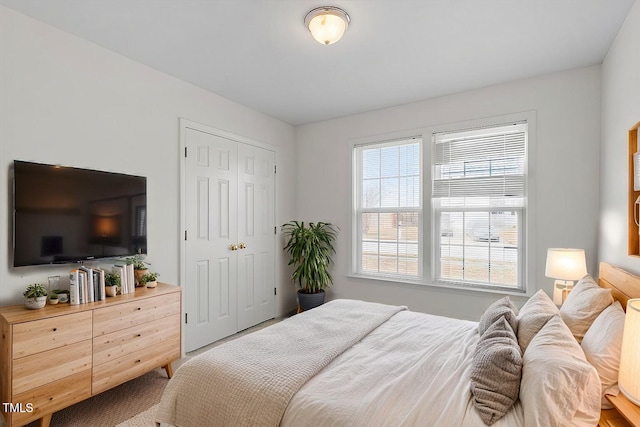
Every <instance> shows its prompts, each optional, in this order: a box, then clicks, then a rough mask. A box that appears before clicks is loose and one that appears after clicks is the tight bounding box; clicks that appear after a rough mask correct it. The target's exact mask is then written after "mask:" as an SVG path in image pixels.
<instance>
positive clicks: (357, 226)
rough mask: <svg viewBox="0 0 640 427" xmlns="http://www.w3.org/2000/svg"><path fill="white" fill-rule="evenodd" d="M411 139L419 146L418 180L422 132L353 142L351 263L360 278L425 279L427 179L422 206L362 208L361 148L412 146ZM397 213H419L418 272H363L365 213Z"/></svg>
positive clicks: (413, 280)
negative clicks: (425, 195)
mask: <svg viewBox="0 0 640 427" xmlns="http://www.w3.org/2000/svg"><path fill="white" fill-rule="evenodd" d="M411 140H417V141H416V142H417V143H418V149H419V153H420V154H419V179H421V178H423V177H424V152H425V148H424V140H423V138H422V135H416V134H414V133H411V134H410V135H408V136H396V137H393V138H383V139H376V140H369V139H367V140H364V141H360V142H353V143H352V144H351V153H352V160H353V173H352V180H353V193H352V197H351V199H352V221H351V225H352V239H353V240H352V248H353V250H352V251H351V257H352V261H351V265H352V275H355V276H359V277H366V278H372V279H382V280H391V281H399V282H415V283H422V281H423V277H424V275H423V265H424V264H425V262H424V246H425V245H424V240H423V239H424V238H423V236H424V228H425V226H424V224H425V223H424V208H425V203H424V202H425V199H424V191H423V190H424V179H421V180H420V191H419V195H418V200H419V206H417V207H382V206H380V207H375V208H370V207H362V206H360V205H361V202H362V198H361V195H362V191H363V189H362V184H363V180H364V178H363V175H362V173H363V167H362V160H363V156H361V155H359V154H358V153H361V152H362V151H361V150H360V149H363V148H366V147H374V146H375V147H378V148H384V147H393V146H399V145H409V144H411V142H410V141H411ZM397 212H407V213H413V212H417V214H418V230H419V232H418V243H417V250H418V258H417V265H418V273H417V275H416V276H412V275H405V274H401V273H384V272H368V271H364V269H363V266H362V243H363V237H362V215H361V214H362V213H378V214H380V213H397Z"/></svg>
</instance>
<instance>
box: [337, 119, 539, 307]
mask: <svg viewBox="0 0 640 427" xmlns="http://www.w3.org/2000/svg"><path fill="white" fill-rule="evenodd" d="M509 122H526V123H527V125H528V126H527V127H528V129H527V145H526V151H527V155H526V158H525V182H524V185H525V202H524V206H523V209H524V212H525V215H526V221H524V226H521V230H520V236H519V237H518V239H519V240H520V239H521V240H523V242H521V241H519V244H520V251H521V259H522V260H523V262H522V263H521V265H522V268H521V269H520V274H521V275H522V277H520V278H519V280H521V283H522V287H521V289H512V288H505V287H499V288H494V287H487V286H473V285H466V284H460V283H454V282H448V281H440V282H437V281H436V280H435V278H436V271H435V270H436V267H435V266H436V265H437V264H438V263H439V258H437V257H438V254H439V250H436V249H437V246H436V243H435V240H436V239H437V235H436V233H439V231H438V227H439V226H437V225H436V224H435V211H434V205H433V202H432V200H433V198H432V181H433V148H434V147H433V143H432V138H433V135H434V134H436V133H442V132H456V131H461V130H464V129H476V128H482V127H495V126H501V125H504V124H505V123H509ZM411 136H416V137H420V138H421V139H422V145H421V159H420V160H421V172H422V188H421V201H422V215H421V221H422V233H421V241H420V244H419V256H420V259H421V260H420V266H421V267H422V274H421V275H420V277H419V278H417V279H416V280H411V279H407V278H398V277H393V276H386V275H373V274H362V273H360V272H359V270H358V265H357V262H358V258H359V252H357V251H358V238H359V235H358V221H357V210H356V205H355V203H356V197H357V195H358V194H359V193H358V189H357V185H358V180H357V177H356V172H357V170H358V169H357V158H356V157H357V156H356V154H355V153H356V151H355V148H356V146H359V145H365V144H376V143H382V142H391V141H393V140H406V139H409V138H410V137H411ZM536 140H537V125H536V111H533V110H532V111H523V112H519V113H512V114H502V115H499V116H494V117H488V118H481V119H474V120H465V121H459V122H452V123H447V124H442V125H433V126H427V127H423V128H417V129H412V130H407V131H404V132H397V133H393V134H387V135H382V136H380V135H379V136H374V137H365V138H354V139H351V140H350V141H349V142H350V144H349V145H350V148H351V151H350V153H351V156H352V165H351V167H352V173H351V176H352V183H351V184H352V185H351V187H350V189H351V190H350V193H351V194H350V196H351V214H350V217H351V221H350V227H351V230H350V231H351V233H350V235H351V250H350V251H349V257H350V259H349V265H350V269H349V272H348V273H347V276H348V277H353V278H360V279H364V280H376V281H382V282H386V283H387V284H389V285H391V286H398V285H408V286H417V287H421V288H423V287H425V286H426V287H431V288H434V289H451V290H452V291H458V292H462V293H490V294H501V295H516V296H531V295H532V294H533V292H534V291H535V290H536V286H535V283H536V276H535V271H536V263H537V261H536V256H535V253H536V251H535V248H536V237H535V229H536V216H535V208H532V207H535V206H537V204H536V179H535V176H536V174H535V159H536ZM427 144H430V145H427ZM427 167H428V168H429V169H428V170H426V169H425V168H427ZM509 209H511V208H509ZM522 218H523V220H524V219H525V217H524V216H523V217H522ZM434 237H436V239H434ZM438 244H439V242H438Z"/></svg>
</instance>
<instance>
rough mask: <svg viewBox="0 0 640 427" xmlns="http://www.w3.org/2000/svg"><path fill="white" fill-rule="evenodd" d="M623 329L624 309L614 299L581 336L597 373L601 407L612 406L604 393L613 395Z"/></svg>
mask: <svg viewBox="0 0 640 427" xmlns="http://www.w3.org/2000/svg"><path fill="white" fill-rule="evenodd" d="M623 330H624V310H623V309H622V305H620V302H618V301H616V302H614V303H613V304H611V305H610V306H609V307H607V308H605V309H604V311H603V312H602V313H600V315H599V316H598V317H597V318H596V320H594V321H593V324H592V325H591V327H590V328H589V330H588V331H587V333H586V334H584V338H583V339H582V344H581V345H582V350H584V354H585V356H586V358H587V360H588V361H589V363H591V364H592V365H593V366H594V367H595V368H596V370H597V371H598V375H599V376H600V382H601V383H602V408H603V409H611V408H613V405H611V403H610V402H609V401H608V400H607V399H606V398H605V397H604V395H605V394H616V392H615V389H616V385H617V384H618V369H619V368H620V352H621V349H622V333H623Z"/></svg>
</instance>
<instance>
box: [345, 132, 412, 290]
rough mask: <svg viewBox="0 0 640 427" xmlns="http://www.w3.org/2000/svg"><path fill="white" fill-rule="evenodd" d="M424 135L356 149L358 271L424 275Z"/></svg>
mask: <svg viewBox="0 0 640 427" xmlns="http://www.w3.org/2000/svg"><path fill="white" fill-rule="evenodd" d="M421 145H422V140H421V139H420V138H410V139H406V140H400V141H391V142H384V143H375V144H367V145H358V146H356V147H355V148H354V152H355V156H354V159H355V176H356V179H355V192H354V194H355V197H354V205H355V218H354V219H355V221H354V224H355V229H356V230H357V231H356V233H355V246H356V248H357V249H356V251H355V270H356V271H357V272H358V273H361V274H367V275H374V276H394V277H404V278H414V279H415V278H418V277H420V275H421V270H422V266H421V257H420V248H421V241H422V192H421V180H422V178H421V177H422V162H421V157H422V156H421V151H422V150H421Z"/></svg>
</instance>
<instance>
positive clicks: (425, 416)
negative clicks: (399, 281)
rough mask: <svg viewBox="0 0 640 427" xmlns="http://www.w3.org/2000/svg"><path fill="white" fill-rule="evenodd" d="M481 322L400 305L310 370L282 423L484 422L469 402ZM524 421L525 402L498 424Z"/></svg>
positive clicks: (292, 426)
mask: <svg viewBox="0 0 640 427" xmlns="http://www.w3.org/2000/svg"><path fill="white" fill-rule="evenodd" d="M478 339H479V336H478V332H477V323H475V322H468V321H462V320H457V319H450V318H445V317H439V316H432V315H427V314H422V313H414V312H409V311H403V312H400V313H397V314H396V315H394V316H393V317H392V318H391V319H389V320H388V321H387V322H385V323H384V324H382V325H381V326H379V327H378V328H377V329H375V330H374V331H373V332H371V333H370V334H369V335H368V336H366V337H365V338H364V339H363V340H362V341H360V342H359V343H357V344H356V345H354V346H353V347H351V348H350V349H349V350H347V351H345V352H344V353H343V354H342V355H340V356H338V357H337V358H336V359H334V361H333V362H332V363H330V364H329V365H328V366H327V367H326V368H325V369H324V370H323V371H322V372H320V373H319V374H318V375H316V376H315V377H313V378H311V379H310V380H309V381H308V382H307V383H306V384H305V385H304V386H303V387H302V388H301V389H300V390H299V391H298V392H297V393H296V395H295V396H294V397H293V399H292V400H291V402H290V403H289V405H288V407H287V410H286V412H285V415H284V418H283V420H282V424H281V426H284V427H301V426H322V427H325V426H326V427H329V426H336V427H337V426H341V427H342V426H350V427H357V426H389V427H391V426H393V427H396V426H451V427H453V426H478V427H480V426H484V423H483V422H482V420H481V419H480V417H479V416H478V414H477V412H476V410H475V408H474V407H473V404H472V403H471V393H470V391H469V390H470V389H469V387H470V370H471V360H472V358H473V351H474V349H475V347H476V343H477V342H478ZM523 425H524V417H523V411H522V407H521V404H520V402H519V401H518V402H516V404H515V406H514V407H513V408H512V409H511V410H510V411H509V412H508V413H507V414H506V416H505V417H504V418H502V419H500V420H499V421H498V422H496V423H495V424H494V426H496V427H506V426H509V427H518V426H523Z"/></svg>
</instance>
